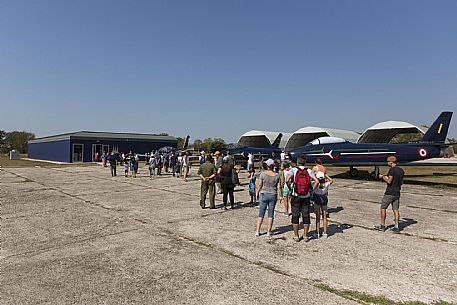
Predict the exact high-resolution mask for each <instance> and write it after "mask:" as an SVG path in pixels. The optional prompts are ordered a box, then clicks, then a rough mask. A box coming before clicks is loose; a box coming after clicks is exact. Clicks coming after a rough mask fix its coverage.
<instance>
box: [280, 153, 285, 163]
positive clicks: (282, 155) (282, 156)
mask: <svg viewBox="0 0 457 305" xmlns="http://www.w3.org/2000/svg"><path fill="white" fill-rule="evenodd" d="M285 159H286V154H285V153H284V152H282V153H281V161H284V160H285Z"/></svg>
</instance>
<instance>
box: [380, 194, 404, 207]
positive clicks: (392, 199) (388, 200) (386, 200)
mask: <svg viewBox="0 0 457 305" xmlns="http://www.w3.org/2000/svg"><path fill="white" fill-rule="evenodd" d="M391 204H392V210H398V209H399V208H400V197H398V196H393V195H384V197H382V200H381V209H387V208H388V207H389V205H391Z"/></svg>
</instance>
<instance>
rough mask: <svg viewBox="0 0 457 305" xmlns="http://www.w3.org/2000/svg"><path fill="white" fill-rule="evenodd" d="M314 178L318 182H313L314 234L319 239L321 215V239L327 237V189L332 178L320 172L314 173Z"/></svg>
mask: <svg viewBox="0 0 457 305" xmlns="http://www.w3.org/2000/svg"><path fill="white" fill-rule="evenodd" d="M316 178H317V180H318V182H314V186H313V189H314V195H313V197H314V198H313V199H314V213H316V232H317V237H318V238H319V236H321V235H320V227H321V214H322V216H323V218H324V220H323V225H324V234H322V236H323V237H325V238H326V237H327V236H328V235H327V227H328V223H327V203H328V188H329V187H330V185H331V184H332V183H333V180H332V178H330V177H329V176H328V175H326V174H324V173H323V172H321V171H318V172H317V173H316Z"/></svg>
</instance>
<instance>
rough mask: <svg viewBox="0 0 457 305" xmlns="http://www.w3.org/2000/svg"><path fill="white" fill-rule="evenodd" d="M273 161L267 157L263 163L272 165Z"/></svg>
mask: <svg viewBox="0 0 457 305" xmlns="http://www.w3.org/2000/svg"><path fill="white" fill-rule="evenodd" d="M274 163H275V161H273V159H271V158H270V159H268V160H267V161H265V164H266V165H267V166H271V165H273V164H274Z"/></svg>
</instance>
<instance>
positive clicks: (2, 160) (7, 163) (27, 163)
mask: <svg viewBox="0 0 457 305" xmlns="http://www.w3.org/2000/svg"><path fill="white" fill-rule="evenodd" d="M24 158H27V155H21V159H19V160H10V159H9V156H8V155H5V154H0V166H1V167H35V166H40V167H68V166H92V165H93V163H90V162H89V163H87V162H86V163H62V164H58V163H51V162H44V161H32V160H26V159H24Z"/></svg>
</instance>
